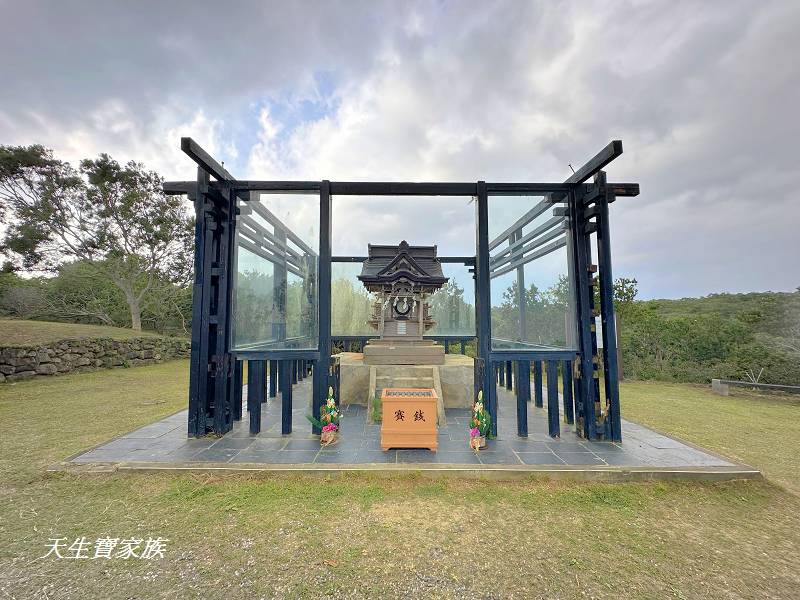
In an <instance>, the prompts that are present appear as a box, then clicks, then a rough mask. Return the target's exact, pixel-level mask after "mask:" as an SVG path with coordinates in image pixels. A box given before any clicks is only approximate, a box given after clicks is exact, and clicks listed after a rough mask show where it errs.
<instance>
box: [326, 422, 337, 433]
mask: <svg viewBox="0 0 800 600" xmlns="http://www.w3.org/2000/svg"><path fill="white" fill-rule="evenodd" d="M337 429H339V428H338V427H336V423H328V424H327V425H325V427H323V428H322V431H324V432H326V433H327V432H328V431H336V430H337Z"/></svg>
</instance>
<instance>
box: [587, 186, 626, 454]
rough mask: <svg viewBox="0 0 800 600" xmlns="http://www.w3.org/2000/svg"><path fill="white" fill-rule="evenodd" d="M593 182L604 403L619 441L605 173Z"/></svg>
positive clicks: (615, 346) (617, 374) (614, 325)
mask: <svg viewBox="0 0 800 600" xmlns="http://www.w3.org/2000/svg"><path fill="white" fill-rule="evenodd" d="M594 182H595V184H596V185H598V186H601V187H602V188H603V190H604V193H601V195H600V197H599V198H598V199H597V201H596V203H597V209H598V214H597V265H598V270H599V273H598V280H599V284H600V315H601V320H602V323H603V370H604V382H603V383H604V386H605V393H606V407H607V411H608V421H609V424H610V430H611V431H610V433H611V439H612V440H613V441H615V442H621V441H622V420H621V416H620V408H619V373H618V371H617V328H616V319H615V315H614V279H613V275H612V273H611V239H610V234H609V226H608V197H607V195H606V193H605V187H606V174H605V173H604V172H603V171H600V172H599V173H597V175H595V178H594Z"/></svg>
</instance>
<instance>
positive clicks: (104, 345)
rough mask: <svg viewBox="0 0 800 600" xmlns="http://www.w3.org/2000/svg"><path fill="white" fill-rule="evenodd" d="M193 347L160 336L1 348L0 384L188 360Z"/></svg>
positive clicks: (69, 341) (177, 340)
mask: <svg viewBox="0 0 800 600" xmlns="http://www.w3.org/2000/svg"><path fill="white" fill-rule="evenodd" d="M190 347H191V345H190V342H189V340H185V339H180V338H159V337H140V338H131V339H126V340H115V339H111V338H93V339H83V340H63V341H59V342H53V343H51V344H47V345H43V346H33V347H25V348H19V347H18V348H12V347H5V348H3V347H0V383H2V382H10V381H18V380H20V379H30V378H32V377H37V376H49V375H59V374H61V373H71V372H73V371H96V370H97V369H111V368H114V367H135V366H138V365H149V364H153V363H158V362H163V361H165V360H170V359H173V358H188V357H189V353H190Z"/></svg>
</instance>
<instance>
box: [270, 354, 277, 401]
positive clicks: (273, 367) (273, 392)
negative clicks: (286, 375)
mask: <svg viewBox="0 0 800 600" xmlns="http://www.w3.org/2000/svg"><path fill="white" fill-rule="evenodd" d="M277 395H278V361H277V360H271V361H269V397H270V398H275V397H277Z"/></svg>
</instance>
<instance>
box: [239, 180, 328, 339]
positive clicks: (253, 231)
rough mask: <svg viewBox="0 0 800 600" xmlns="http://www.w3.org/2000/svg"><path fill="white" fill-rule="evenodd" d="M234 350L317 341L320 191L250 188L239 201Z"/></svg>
mask: <svg viewBox="0 0 800 600" xmlns="http://www.w3.org/2000/svg"><path fill="white" fill-rule="evenodd" d="M237 206H238V208H239V211H240V213H239V216H238V218H237V225H236V249H235V250H236V253H235V254H236V259H235V260H236V269H235V272H234V273H235V274H234V277H235V280H234V286H233V290H234V293H233V331H232V340H231V348H232V349H233V350H273V351H275V350H290V349H291V350H315V349H317V345H318V334H319V320H318V310H317V274H318V270H319V209H320V200H319V195H318V194H287V193H266V192H251V194H250V200H248V201H243V200H241V199H239V200H238V202H237Z"/></svg>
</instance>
